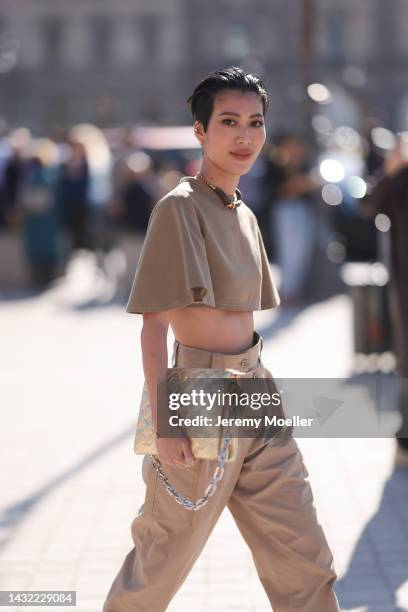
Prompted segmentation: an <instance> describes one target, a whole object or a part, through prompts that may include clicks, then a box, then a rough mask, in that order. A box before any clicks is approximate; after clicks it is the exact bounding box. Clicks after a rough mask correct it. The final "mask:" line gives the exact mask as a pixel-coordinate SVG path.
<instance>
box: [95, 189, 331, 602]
mask: <svg viewBox="0 0 408 612" xmlns="http://www.w3.org/2000/svg"><path fill="white" fill-rule="evenodd" d="M278 304H279V296H278V293H277V291H276V288H275V285H274V283H273V280H272V277H271V273H270V268H269V262H268V258H267V256H266V252H265V247H264V244H263V241H262V237H261V234H260V230H259V227H258V223H257V220H256V217H255V215H254V214H253V212H252V211H251V210H250V209H249V208H248V207H247V206H246V205H245V204H244V203H242V204H241V205H240V206H239V207H238V208H235V209H228V208H226V207H225V206H224V205H223V203H222V202H221V201H220V199H219V198H218V196H217V194H215V193H214V192H213V190H212V189H211V187H209V186H208V185H206V184H205V183H203V182H201V181H200V179H197V178H193V177H184V178H182V179H181V180H180V183H179V185H178V186H177V187H176V188H175V189H174V190H172V191H171V192H170V193H169V194H167V195H166V196H165V197H164V198H163V199H162V200H160V201H159V202H158V203H157V204H156V206H155V207H154V209H153V211H152V213H151V216H150V219H149V226H148V231H147V235H146V239H145V242H144V245H143V249H142V253H141V256H140V259H139V263H138V267H137V270H136V275H135V279H134V283H133V287H132V291H131V295H130V298H129V303H128V306H127V311H128V312H133V313H138V314H140V313H143V312H147V311H157V310H166V309H171V308H182V307H200V306H202V305H207V306H213V307H217V308H224V309H231V310H260V309H264V308H274V307H275V306H277V305H278ZM261 348H262V339H261V338H260V336H259V334H257V333H256V332H254V339H253V345H252V347H250V348H248V349H247V350H246V351H243V352H242V353H240V354H236V355H231V354H228V355H226V354H223V353H217V352H211V351H207V350H203V349H199V348H195V347H190V346H186V345H183V344H180V343H179V342H178V341H177V340H175V342H174V352H173V366H176V367H177V366H179V367H191V368H194V367H200V368H207V367H208V368H233V369H241V370H242V371H247V370H248V369H249V368H253V367H256V375H255V376H256V377H257V378H265V377H267V378H273V377H272V374H271V372H270V371H269V370H267V369H266V368H265V366H264V365H263V363H262V360H261ZM283 433H284V434H287V435H282V433H281V434H280V435H279V436H276V437H275V438H269V439H266V438H238V451H237V457H236V459H235V460H234V461H231V462H228V463H226V464H225V471H224V476H223V478H222V479H221V481H220V482H219V483H218V487H217V489H216V491H215V493H214V495H213V496H211V497H210V498H209V500H208V503H207V504H206V505H205V506H204V507H203V508H201V509H200V510H198V511H192V510H188V509H186V508H184V507H183V506H181V505H180V504H178V503H177V502H176V501H175V499H174V498H173V497H172V496H171V495H170V494H169V493H168V491H167V490H166V488H165V487H164V485H163V483H162V482H161V481H160V480H159V478H158V474H157V472H156V470H155V469H154V467H153V465H152V463H151V457H150V456H149V455H146V456H145V457H144V460H143V469H142V473H143V479H144V482H145V483H146V495H145V501H144V504H143V505H142V506H141V508H140V509H139V513H138V515H137V517H136V518H135V519H134V521H133V523H132V527H131V532H132V539H133V542H134V547H133V549H132V550H131V551H130V552H129V553H128V555H127V556H126V558H125V560H124V562H123V564H122V567H121V568H120V571H119V573H118V575H117V577H116V578H115V580H114V582H113V584H112V586H111V589H110V591H109V593H108V595H107V598H106V601H105V605H104V607H103V612H163V611H164V610H166V608H167V606H168V604H169V602H170V601H171V599H172V597H173V596H174V594H175V593H176V592H177V590H178V589H179V588H180V586H181V585H182V584H183V581H184V580H185V579H186V577H187V576H188V574H189V572H190V570H191V568H192V567H193V565H194V562H195V560H196V559H197V558H198V556H199V555H200V552H201V551H202V549H203V547H204V545H205V543H206V541H207V539H208V537H209V535H210V533H211V531H212V530H213V528H214V526H215V524H216V522H217V520H218V517H219V516H220V514H221V512H222V511H223V510H224V508H225V507H226V506H227V507H228V508H229V510H230V511H231V513H232V515H233V517H234V519H235V521H236V523H237V525H238V528H239V530H240V532H241V533H242V536H243V537H244V539H245V541H246V542H247V544H248V546H249V547H250V549H251V551H252V555H253V559H254V562H255V565H256V569H257V571H258V574H259V578H260V580H261V582H262V585H263V587H264V589H265V591H266V593H267V595H268V597H269V600H270V602H271V605H272V606H273V610H274V612H295V611H296V612H339V607H338V602H337V598H336V595H335V593H334V591H333V582H334V580H335V579H336V572H335V570H334V566H333V557H332V554H331V551H330V549H329V547H328V544H327V541H326V538H325V536H324V533H323V530H322V528H321V526H320V524H319V522H318V520H317V517H316V510H315V507H314V502H313V495H312V491H311V488H310V484H309V482H308V480H307V479H306V477H307V476H308V472H307V470H306V468H305V466H304V463H303V459H302V455H301V453H300V451H299V449H298V447H297V444H296V442H295V440H294V439H293V437H292V429H291V428H289V429H286V431H283ZM216 465H217V461H214V460H209V459H197V460H196V463H195V464H194V466H193V467H187V466H184V465H169V464H163V466H162V467H163V469H164V471H165V473H166V474H167V476H168V478H169V480H170V482H171V483H172V484H173V485H174V486H175V488H176V489H177V490H178V491H179V492H180V493H182V494H184V495H185V496H186V497H188V498H190V499H192V500H193V501H196V500H197V499H198V498H199V497H201V496H202V495H203V494H204V491H205V489H206V487H207V485H208V483H209V480H210V478H211V477H212V475H213V473H214V469H215V467H216ZM226 571H227V570H226Z"/></svg>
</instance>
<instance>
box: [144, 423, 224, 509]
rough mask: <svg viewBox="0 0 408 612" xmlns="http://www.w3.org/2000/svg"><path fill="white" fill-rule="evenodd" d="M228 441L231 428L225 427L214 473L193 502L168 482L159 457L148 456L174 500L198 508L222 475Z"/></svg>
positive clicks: (213, 489)
mask: <svg viewBox="0 0 408 612" xmlns="http://www.w3.org/2000/svg"><path fill="white" fill-rule="evenodd" d="M230 442H231V430H230V429H227V430H226V433H225V435H224V442H223V445H222V448H221V450H220V455H219V458H218V465H217V467H216V468H215V471H214V474H213V476H212V478H211V480H210V482H209V484H208V486H207V488H206V490H205V491H204V495H203V497H200V498H199V499H198V500H197V501H195V502H194V501H192V500H191V499H188V497H185V496H184V495H183V494H182V493H180V492H179V491H177V489H176V488H175V487H174V486H173V485H172V484H171V483H170V481H169V479H168V478H167V476H166V474H165V473H164V472H163V470H162V468H161V463H160V460H159V458H158V457H156V456H155V455H150V457H151V459H152V464H153V466H154V468H155V469H156V470H157V472H158V474H159V478H160V480H161V481H162V483H163V485H164V486H165V488H166V491H167V492H168V493H169V495H171V496H172V497H174V499H175V500H176V502H177V503H178V504H181V505H182V506H184V508H187V510H200V508H202V507H203V506H205V504H206V503H207V502H208V499H209V498H210V497H211V495H214V493H215V490H216V488H217V485H218V483H219V481H220V480H221V478H222V477H223V475H224V465H225V460H226V456H227V450H228V445H229V443H230Z"/></svg>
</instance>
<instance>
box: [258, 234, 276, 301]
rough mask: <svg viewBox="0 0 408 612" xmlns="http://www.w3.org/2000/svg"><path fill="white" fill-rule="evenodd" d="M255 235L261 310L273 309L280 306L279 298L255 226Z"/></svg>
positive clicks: (262, 242) (261, 240) (262, 243)
mask: <svg viewBox="0 0 408 612" xmlns="http://www.w3.org/2000/svg"><path fill="white" fill-rule="evenodd" d="M257 233H258V243H259V252H260V254H261V266H262V268H261V269H262V285H261V309H266V308H275V306H279V304H280V297H279V294H278V291H277V289H276V286H275V283H274V280H273V278H272V272H271V267H270V265H269V259H268V255H267V253H266V249H265V244H264V241H263V238H262V234H261V230H260V229H259V226H257Z"/></svg>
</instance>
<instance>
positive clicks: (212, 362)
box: [172, 331, 263, 371]
mask: <svg viewBox="0 0 408 612" xmlns="http://www.w3.org/2000/svg"><path fill="white" fill-rule="evenodd" d="M262 347H263V340H262V337H261V336H260V335H259V334H258V332H256V331H254V336H253V343H252V346H250V347H249V348H247V349H246V350H245V351H243V352H242V353H237V354H233V355H231V354H227V353H217V352H215V351H207V350H206V349H201V348H196V347H194V346H188V345H186V344H181V342H179V341H178V340H174V343H173V357H172V365H173V367H176V366H177V367H181V368H182V367H190V368H233V369H237V370H243V371H246V370H249V369H251V368H254V367H255V366H256V365H257V364H258V363H259V361H260V360H261V353H262Z"/></svg>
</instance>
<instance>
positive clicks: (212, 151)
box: [194, 90, 266, 175]
mask: <svg viewBox="0 0 408 612" xmlns="http://www.w3.org/2000/svg"><path fill="white" fill-rule="evenodd" d="M194 130H195V134H196V137H197V138H198V140H199V141H200V143H201V144H202V147H203V155H204V158H205V160H206V161H207V162H209V163H210V164H211V165H214V166H215V167H217V169H218V170H221V171H223V172H226V173H228V174H233V175H242V174H246V173H247V172H249V170H250V169H251V166H252V165H253V163H254V162H255V160H256V158H257V157H258V155H259V153H260V151H261V149H262V147H263V145H264V142H265V137H266V135H265V124H264V117H263V106H262V100H261V98H260V97H259V96H258V95H257V94H256V93H255V92H243V91H234V90H232V91H231V90H224V91H220V92H219V93H218V94H217V95H216V97H215V100H214V108H213V112H212V115H211V117H210V120H209V122H208V126H207V131H206V132H204V129H203V126H202V124H201V123H199V122H198V121H196V122H195V123H194Z"/></svg>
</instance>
